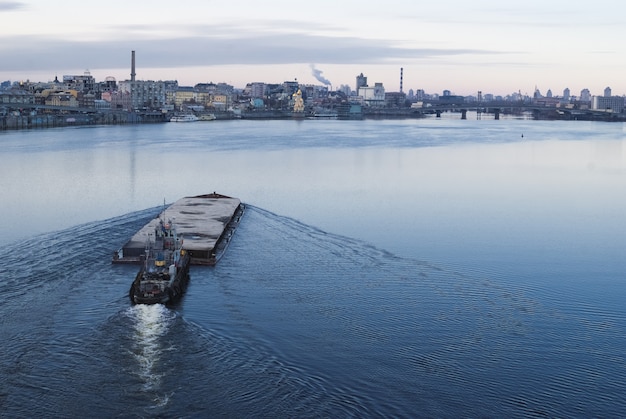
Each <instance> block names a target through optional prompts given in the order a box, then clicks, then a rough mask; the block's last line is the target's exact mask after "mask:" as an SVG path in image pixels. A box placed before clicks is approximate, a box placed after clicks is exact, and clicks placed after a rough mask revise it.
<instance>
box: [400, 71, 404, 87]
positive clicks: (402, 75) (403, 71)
mask: <svg viewBox="0 0 626 419" xmlns="http://www.w3.org/2000/svg"><path fill="white" fill-rule="evenodd" d="M403 72H404V68H402V67H400V93H402V76H403V74H402V73H403Z"/></svg>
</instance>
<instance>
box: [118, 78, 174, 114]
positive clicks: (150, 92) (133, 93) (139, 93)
mask: <svg viewBox="0 0 626 419" xmlns="http://www.w3.org/2000/svg"><path fill="white" fill-rule="evenodd" d="M118 93H121V94H122V95H129V96H130V102H129V105H128V106H129V108H124V109H128V110H140V109H161V108H162V107H163V106H164V105H165V99H166V95H165V82H163V81H152V80H145V81H144V80H124V81H121V82H119V83H118Z"/></svg>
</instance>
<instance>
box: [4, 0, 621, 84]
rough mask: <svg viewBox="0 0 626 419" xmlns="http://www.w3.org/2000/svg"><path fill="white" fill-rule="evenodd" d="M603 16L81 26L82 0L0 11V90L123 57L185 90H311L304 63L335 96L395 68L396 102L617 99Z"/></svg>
mask: <svg viewBox="0 0 626 419" xmlns="http://www.w3.org/2000/svg"><path fill="white" fill-rule="evenodd" d="M607 2H608V3H614V5H613V6H610V5H607V6H606V7H597V6H596V5H594V4H592V3H584V2H572V1H571V0H570V1H567V0H554V1H553V2H552V1H551V2H546V1H545V0H526V1H525V2H523V3H502V1H501V0H480V1H478V2H466V1H463V0H448V2H447V3H446V5H445V6H443V7H442V6H441V5H440V4H439V3H436V2H427V3H423V2H415V1H408V0H386V3H385V7H372V6H370V5H367V4H363V7H356V8H355V7H353V6H354V5H353V4H351V2H337V1H336V0H316V2H315V3H304V4H303V5H302V7H303V9H302V12H298V13H296V14H294V13H293V10H294V9H293V2H292V1H290V0H269V1H267V2H259V1H257V0H239V1H237V2H219V3H218V2H217V1H210V0H181V1H180V2H179V3H180V4H177V5H176V7H172V4H171V2H165V1H161V0H154V1H153V2H151V3H150V6H149V7H147V6H146V3H144V2H128V1H127V0H107V2H106V3H103V9H102V13H99V14H98V15H94V13H93V10H91V9H89V8H87V7H85V5H84V3H85V2H84V0H64V1H63V3H62V6H61V5H59V4H56V3H55V2H50V1H48V0H21V1H20V0H17V1H4V0H0V16H1V19H0V20H1V22H2V23H1V24H0V80H6V79H13V80H15V79H25V78H29V79H33V80H42V78H43V80H46V79H48V80H49V79H50V78H53V77H54V76H55V75H61V74H75V73H76V72H77V71H82V70H84V69H89V70H90V71H92V72H93V74H94V75H95V76H96V77H100V76H101V75H102V74H105V75H106V76H108V75H112V76H115V77H116V78H117V77H128V74H129V71H128V68H129V66H130V51H132V50H135V51H136V52H137V70H138V75H140V76H142V77H144V78H152V79H171V78H177V79H178V80H179V81H180V82H182V83H185V84H194V83H197V82H201V81H206V80H207V79H211V80H213V81H225V82H229V83H231V84H234V85H235V86H237V87H243V85H245V83H246V82H250V81H267V82H280V81H284V80H293V79H294V78H297V79H298V80H300V81H302V82H304V83H309V82H310V83H318V82H320V81H319V79H318V78H317V77H316V74H317V75H318V76H320V75H321V74H320V73H315V72H312V71H311V70H312V69H311V68H310V67H309V66H310V63H315V65H316V66H317V68H318V69H323V70H324V73H323V76H322V77H323V78H324V79H326V80H332V82H333V85H335V86H339V85H341V84H352V83H354V80H355V79H354V78H355V76H356V75H357V74H359V73H361V72H363V73H364V74H365V75H366V76H368V78H369V79H370V81H371V82H383V83H384V84H385V86H392V87H390V88H391V89H394V88H396V87H395V86H397V85H399V83H398V82H399V69H400V67H402V68H404V82H405V83H404V86H405V88H406V87H407V86H410V87H411V88H425V89H427V90H431V89H434V90H435V91H441V89H449V90H451V91H453V92H455V93H461V92H464V93H472V92H475V91H476V90H486V89H492V88H493V89H494V90H497V91H498V92H499V93H503V94H507V93H510V92H512V91H517V90H518V89H520V88H522V89H523V90H528V89H530V90H531V91H532V89H533V88H534V86H535V85H539V86H540V87H542V88H543V89H544V90H546V89H547V88H552V89H553V90H561V89H563V88H564V87H569V88H571V89H573V90H577V89H581V88H586V87H589V88H591V89H593V90H596V91H597V90H598V89H603V88H604V86H606V85H612V87H614V90H615V91H616V92H618V91H619V92H626V81H623V73H624V71H626V58H625V57H626V47H624V44H623V42H620V38H619V36H618V34H619V28H621V27H623V23H624V19H623V18H622V17H621V15H620V14H619V13H615V12H614V10H618V6H619V7H621V0H620V2H619V3H618V2H617V0H607ZM69 11H71V14H68V13H69ZM599 52H602V53H601V54H600V53H599ZM181 77H182V79H181ZM252 79H256V80H252ZM494 93H495V92H494Z"/></svg>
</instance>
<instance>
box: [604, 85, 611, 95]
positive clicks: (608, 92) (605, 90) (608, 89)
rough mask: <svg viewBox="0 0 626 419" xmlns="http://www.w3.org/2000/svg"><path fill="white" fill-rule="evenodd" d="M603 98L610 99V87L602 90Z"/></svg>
mask: <svg viewBox="0 0 626 419" xmlns="http://www.w3.org/2000/svg"><path fill="white" fill-rule="evenodd" d="M604 97H611V88H610V87H606V88H605V89H604Z"/></svg>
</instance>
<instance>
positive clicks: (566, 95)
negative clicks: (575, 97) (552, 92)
mask: <svg viewBox="0 0 626 419" xmlns="http://www.w3.org/2000/svg"><path fill="white" fill-rule="evenodd" d="M569 99H570V91H569V88H567V87H566V88H565V89H563V100H564V101H566V102H567V101H569Z"/></svg>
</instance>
